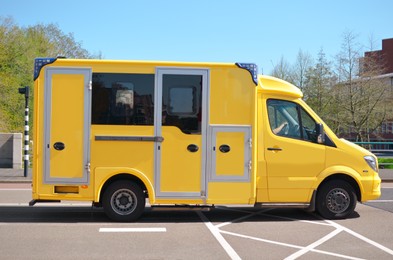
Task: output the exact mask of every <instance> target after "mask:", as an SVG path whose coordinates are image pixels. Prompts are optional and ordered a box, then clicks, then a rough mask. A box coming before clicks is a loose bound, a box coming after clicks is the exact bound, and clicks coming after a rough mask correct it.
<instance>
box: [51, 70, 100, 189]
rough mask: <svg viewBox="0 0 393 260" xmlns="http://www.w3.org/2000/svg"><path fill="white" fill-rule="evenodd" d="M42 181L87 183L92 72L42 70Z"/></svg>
mask: <svg viewBox="0 0 393 260" xmlns="http://www.w3.org/2000/svg"><path fill="white" fill-rule="evenodd" d="M45 75H46V76H45V105H44V107H45V115H44V127H45V131H44V151H45V154H44V167H45V169H44V182H45V183H51V184H88V183H89V171H90V158H89V157H90V151H89V150H90V149H89V147H90V142H89V137H90V121H91V120H90V107H91V105H90V104H91V75H92V72H91V69H90V68H56V67H54V68H53V67H48V68H47V69H46V70H45Z"/></svg>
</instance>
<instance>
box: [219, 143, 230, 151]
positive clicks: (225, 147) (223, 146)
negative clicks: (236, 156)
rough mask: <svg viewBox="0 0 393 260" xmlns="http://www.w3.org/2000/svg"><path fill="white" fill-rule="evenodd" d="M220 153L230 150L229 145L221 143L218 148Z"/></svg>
mask: <svg viewBox="0 0 393 260" xmlns="http://www.w3.org/2000/svg"><path fill="white" fill-rule="evenodd" d="M218 149H219V150H220V152H222V153H228V152H229V151H230V150H231V147H230V146H229V145H227V144H223V145H221V146H220V148H218Z"/></svg>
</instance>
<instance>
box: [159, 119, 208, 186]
mask: <svg viewBox="0 0 393 260" xmlns="http://www.w3.org/2000/svg"><path fill="white" fill-rule="evenodd" d="M162 136H163V137H164V141H163V142H162V144H161V155H162V157H161V191H162V192H200V191H201V171H202V156H201V153H202V139H201V136H200V135H191V134H184V133H182V132H181V131H180V129H179V128H177V127H165V126H164V127H162ZM190 144H195V145H197V146H198V147H199V150H198V151H197V152H190V151H188V150H187V146H188V145H190Z"/></svg>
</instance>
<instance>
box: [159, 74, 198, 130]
mask: <svg viewBox="0 0 393 260" xmlns="http://www.w3.org/2000/svg"><path fill="white" fill-rule="evenodd" d="M201 107H202V76H200V75H172V74H165V75H163V94H162V125H163V126H176V127H178V128H179V129H180V130H181V131H182V132H183V133H185V134H201V119H202V109H201Z"/></svg>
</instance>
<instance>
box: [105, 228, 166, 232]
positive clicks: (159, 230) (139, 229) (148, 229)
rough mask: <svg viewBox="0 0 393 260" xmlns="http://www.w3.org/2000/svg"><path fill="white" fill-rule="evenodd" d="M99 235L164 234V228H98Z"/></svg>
mask: <svg viewBox="0 0 393 260" xmlns="http://www.w3.org/2000/svg"><path fill="white" fill-rule="evenodd" d="M99 232H101V233H152V232H166V228H100V229H99Z"/></svg>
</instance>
